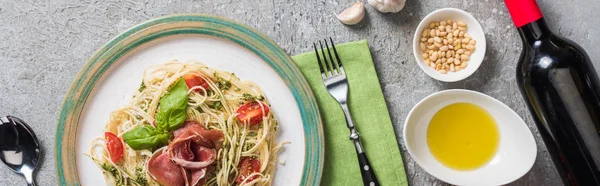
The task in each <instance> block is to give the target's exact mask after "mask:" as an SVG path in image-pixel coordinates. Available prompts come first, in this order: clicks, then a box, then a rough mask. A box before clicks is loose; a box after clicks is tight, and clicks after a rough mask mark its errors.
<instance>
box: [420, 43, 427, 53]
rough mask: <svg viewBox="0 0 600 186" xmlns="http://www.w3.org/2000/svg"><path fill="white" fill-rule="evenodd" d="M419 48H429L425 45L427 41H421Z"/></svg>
mask: <svg viewBox="0 0 600 186" xmlns="http://www.w3.org/2000/svg"><path fill="white" fill-rule="evenodd" d="M419 48H421V51H425V49H427V46H425V43H420V44H419Z"/></svg>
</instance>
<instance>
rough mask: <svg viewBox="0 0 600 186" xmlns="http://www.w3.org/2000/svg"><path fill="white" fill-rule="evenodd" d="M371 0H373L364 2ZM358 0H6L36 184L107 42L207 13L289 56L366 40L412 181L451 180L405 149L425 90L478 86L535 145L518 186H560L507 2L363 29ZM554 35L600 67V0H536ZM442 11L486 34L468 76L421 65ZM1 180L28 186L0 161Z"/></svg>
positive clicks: (416, 4)
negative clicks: (346, 18) (139, 28)
mask: <svg viewBox="0 0 600 186" xmlns="http://www.w3.org/2000/svg"><path fill="white" fill-rule="evenodd" d="M362 1H364V2H365V3H366V0H362ZM353 2H354V0H325V1H323V0H305V1H296V0H257V1H231V0H218V1H217V0H215V1H199V0H169V1H161V0H145V1H134V0H94V1H92V0H81V1H68V0H51V1H41V0H22V1H11V0H0V114H1V115H6V114H10V115H15V116H18V117H21V118H22V119H24V120H25V121H27V122H28V123H30V124H31V125H32V126H31V127H32V128H33V129H34V130H35V131H36V132H37V134H38V136H39V138H40V140H41V143H42V147H43V152H44V153H43V154H44V157H43V162H42V164H41V166H40V167H39V171H38V174H37V181H38V184H39V185H56V184H57V178H56V170H55V165H54V155H53V150H54V145H53V144H54V133H55V128H56V120H57V118H58V113H59V110H60V106H61V104H62V101H63V97H64V96H65V93H66V91H67V90H66V89H67V88H68V86H69V84H70V83H71V81H72V80H73V78H74V77H75V74H76V73H77V72H78V71H79V68H80V67H81V66H82V65H83V64H84V63H85V62H86V60H87V58H88V57H89V56H90V55H91V54H92V53H93V52H94V51H95V50H96V49H98V48H99V47H100V46H102V45H103V44H104V43H106V42H107V41H109V40H110V39H111V38H113V37H115V36H116V35H117V34H119V33H120V32H123V31H124V30H126V29H127V28H129V27H131V26H134V25H135V24H137V23H140V22H143V21H145V20H148V19H151V18H153V17H157V16H162V15H168V14H174V13H208V14H216V15H220V16H224V17H228V18H231V19H234V20H237V21H240V22H243V23H245V24H247V25H249V26H251V27H254V28H256V29H257V30H259V31H261V32H263V33H265V34H266V35H267V36H269V37H270V38H272V39H273V40H274V41H275V42H276V43H278V44H279V45H280V46H281V47H282V48H283V49H285V50H286V51H287V52H288V53H289V54H292V55H293V54H298V53H301V52H306V51H310V50H311V49H310V46H309V44H310V43H311V42H313V41H315V40H317V39H321V38H324V37H326V36H331V37H333V38H334V39H335V40H336V41H338V42H346V41H354V40H360V39H367V40H368V41H369V44H370V45H371V51H372V53H373V57H374V61H375V66H376V68H377V71H378V73H379V78H380V82H381V85H382V87H383V91H384V94H385V98H386V101H387V104H388V107H389V110H390V114H391V117H392V121H393V123H394V128H395V132H396V134H397V138H398V141H399V143H400V147H401V151H402V156H403V158H404V163H405V166H406V171H407V174H408V181H409V183H410V184H411V185H446V184H445V183H443V182H441V181H439V180H436V179H435V178H433V177H432V176H430V175H428V174H427V173H425V172H424V171H423V170H422V169H421V168H420V167H419V166H418V165H416V164H415V163H414V162H413V161H412V160H411V158H410V156H409V155H408V153H407V152H406V149H405V146H404V144H403V143H402V140H403V139H402V135H401V134H402V124H403V122H404V119H405V117H406V115H407V114H408V112H409V110H410V108H412V107H413V106H414V105H415V104H416V103H417V102H418V101H419V100H421V99H422V98H424V97H425V96H427V95H429V94H431V93H434V92H437V91H440V90H444V89H450V88H464V89H471V90H477V91H480V92H483V93H486V94H488V95H491V96H493V97H495V98H497V99H499V100H500V101H502V102H504V103H505V104H507V105H508V106H509V107H510V108H512V109H513V110H515V111H516V112H517V113H518V114H519V115H520V116H521V117H523V118H524V120H525V121H526V123H527V124H528V126H529V128H530V129H531V131H532V132H533V133H534V135H535V138H536V141H537V143H538V156H537V160H536V162H535V165H534V167H533V168H532V169H531V171H530V172H529V173H528V174H526V175H525V176H524V177H522V178H521V179H519V180H517V181H515V182H514V183H512V184H511V185H561V184H562V183H561V182H560V179H559V177H558V174H557V173H556V170H555V168H554V166H553V164H552V163H551V161H550V159H549V156H548V153H547V150H546V147H545V146H544V145H543V143H542V142H541V140H540V137H539V133H538V131H537V129H536V127H535V125H534V123H533V121H532V119H531V116H530V113H529V111H528V110H527V109H526V108H525V104H524V102H523V100H522V98H521V95H520V94H519V92H518V89H517V84H516V81H515V64H516V61H517V58H518V55H519V52H520V50H521V48H522V47H521V42H520V40H519V38H518V35H517V32H516V29H514V28H513V25H512V22H511V20H510V16H509V15H508V13H507V11H506V8H505V7H504V4H503V1H501V0H446V1H439V0H408V2H407V5H406V7H405V8H404V10H402V11H401V12H399V13H395V14H382V13H379V12H377V11H376V10H375V9H373V8H371V7H369V6H367V11H368V14H367V16H366V18H365V20H363V21H362V22H361V23H360V24H359V25H355V26H344V25H342V24H341V23H339V22H338V21H337V20H336V19H335V18H334V17H333V15H332V12H340V11H341V10H343V9H344V8H345V7H348V6H350V5H351V4H352V3H353ZM539 4H540V6H541V8H542V9H543V12H544V14H545V16H546V19H547V21H548V22H549V24H550V27H551V28H552V30H554V31H555V32H556V33H557V34H560V35H562V36H565V37H568V38H570V39H572V40H574V41H576V42H577V43H579V44H580V45H581V46H583V47H584V48H585V49H586V50H587V52H588V53H589V55H590V57H591V58H592V60H593V61H594V63H595V64H594V65H595V66H596V67H600V64H598V63H600V61H599V60H597V59H599V57H600V53H599V52H598V47H597V44H598V43H600V35H598V29H600V19H598V17H600V11H596V10H597V9H599V8H600V1H597V0H577V1H562V0H544V1H542V0H539ZM444 7H455V8H460V9H464V10H466V11H468V12H470V13H472V14H473V16H475V18H477V19H478V20H479V21H480V23H481V25H482V27H483V29H484V30H485V32H486V34H485V35H486V38H487V46H488V47H487V51H486V58H485V61H484V63H483V64H482V66H481V68H480V69H479V70H478V71H477V72H476V73H475V74H474V75H473V76H471V77H470V78H468V79H466V80H463V81H460V82H456V83H442V82H439V81H436V80H434V79H431V78H429V77H428V76H427V75H425V74H424V73H423V72H422V71H421V70H420V69H419V68H418V67H417V65H416V64H415V60H414V59H413V54H412V49H411V46H410V43H411V40H412V37H413V35H414V29H415V28H416V26H417V24H418V23H419V21H420V19H421V18H423V17H424V16H425V15H427V14H428V13H430V12H432V11H434V10H436V9H439V8H444ZM596 70H598V68H596ZM0 175H2V176H0V185H24V184H25V181H24V180H23V179H22V178H21V177H20V176H18V175H16V174H14V173H13V172H11V171H9V170H8V169H7V168H6V167H5V166H3V165H0Z"/></svg>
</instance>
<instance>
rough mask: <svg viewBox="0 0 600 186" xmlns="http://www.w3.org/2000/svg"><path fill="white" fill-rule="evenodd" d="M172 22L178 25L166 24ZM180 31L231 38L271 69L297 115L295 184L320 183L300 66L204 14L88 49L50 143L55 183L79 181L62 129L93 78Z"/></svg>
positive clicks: (74, 116) (253, 34)
mask: <svg viewBox="0 0 600 186" xmlns="http://www.w3.org/2000/svg"><path fill="white" fill-rule="evenodd" d="M174 24H182V25H183V26H174V27H168V26H172V25H174ZM198 24H199V25H198ZM165 27H167V28H165ZM152 29H158V31H153V30H152ZM180 34H199V35H207V36H214V37H219V38H223V39H226V40H228V41H232V42H234V43H236V44H239V45H240V46H242V47H244V48H246V49H248V50H250V51H251V52H253V53H254V54H256V55H257V56H259V57H260V58H261V59H262V60H263V61H264V62H266V63H267V64H268V65H269V66H270V67H271V68H273V69H274V70H275V71H276V73H277V74H278V75H279V76H280V77H281V78H282V79H283V81H284V82H285V83H286V85H287V86H288V88H289V90H290V91H291V92H292V94H293V97H294V99H295V101H296V103H297V105H298V109H299V111H300V116H301V117H302V123H303V128H304V136H305V159H304V168H303V171H302V178H301V183H300V185H319V184H320V181H321V176H322V171H323V160H324V151H325V148H324V145H325V144H324V137H323V128H322V120H321V117H320V113H319V110H318V107H317V103H316V99H315V97H314V94H313V92H312V89H311V88H310V86H309V85H308V82H307V81H306V78H305V77H304V76H303V75H302V73H301V71H300V69H299V68H298V67H297V66H296V64H295V63H294V62H293V60H292V59H291V58H290V57H289V56H288V55H287V54H286V53H285V51H283V49H281V48H280V47H279V46H278V45H277V44H275V43H274V42H273V41H272V40H270V39H268V38H267V37H266V36H264V35H262V34H260V33H258V32H257V31H255V30H254V29H252V28H249V27H247V26H244V25H242V24H240V23H237V22H235V21H232V20H228V19H225V18H221V17H217V16H213V15H204V14H181V15H170V16H165V17H160V18H156V19H153V20H150V21H147V22H144V23H141V24H139V25H137V26H135V27H133V28H131V29H129V30H127V31H125V32H124V33H122V34H120V35H118V36H117V37H115V38H114V39H112V40H111V41H110V42H108V43H107V44H106V45H104V46H103V47H102V48H100V49H99V50H98V51H97V52H96V53H94V55H92V57H91V58H90V59H89V60H88V62H87V63H86V64H85V65H84V66H83V67H82V69H81V70H80V72H79V73H78V74H77V77H76V78H75V80H74V81H73V82H72V84H71V87H70V88H69V90H68V93H67V95H66V97H65V100H64V102H63V106H62V109H61V112H60V115H59V119H58V124H57V128H56V136H55V149H54V152H55V154H54V155H55V165H56V167H57V176H58V179H59V185H80V184H79V177H78V171H77V167H76V162H75V160H76V159H75V156H76V154H75V145H76V136H77V135H72V134H71V135H69V134H68V133H65V129H69V131H71V132H73V131H75V132H76V131H77V125H78V122H79V117H80V113H81V110H82V109H83V106H84V104H85V101H86V99H87V97H88V96H89V94H90V93H91V91H92V89H93V88H94V85H95V83H96V82H97V81H98V80H99V79H100V77H101V76H102V75H103V74H104V73H105V72H106V71H107V70H108V69H109V68H110V67H111V66H112V65H113V64H114V63H115V62H116V61H118V60H119V59H120V58H121V57H123V56H124V55H126V54H128V53H129V52H130V51H132V50H133V49H135V48H137V47H139V46H141V45H143V44H146V43H148V42H150V41H153V40H156V39H160V38H164V37H167V36H173V35H180ZM65 135H69V136H68V137H65ZM65 140H66V141H65ZM63 153H65V154H63ZM65 163H66V164H65Z"/></svg>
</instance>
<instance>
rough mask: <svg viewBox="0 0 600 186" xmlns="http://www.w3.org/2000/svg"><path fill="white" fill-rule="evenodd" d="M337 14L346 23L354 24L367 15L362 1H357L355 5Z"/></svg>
mask: <svg viewBox="0 0 600 186" xmlns="http://www.w3.org/2000/svg"><path fill="white" fill-rule="evenodd" d="M335 16H336V17H337V18H338V19H339V20H340V21H341V22H342V23H344V24H346V25H354V24H357V23H358V22H360V21H361V20H362V19H363V18H364V17H365V6H364V5H363V4H362V3H361V2H360V1H356V3H354V5H352V6H351V7H348V8H346V10H344V11H342V13H340V14H338V15H335Z"/></svg>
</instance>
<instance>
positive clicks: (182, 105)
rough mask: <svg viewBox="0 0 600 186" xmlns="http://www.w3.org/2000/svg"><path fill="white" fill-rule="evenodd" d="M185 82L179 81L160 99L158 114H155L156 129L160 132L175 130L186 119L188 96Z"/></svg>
mask: <svg viewBox="0 0 600 186" xmlns="http://www.w3.org/2000/svg"><path fill="white" fill-rule="evenodd" d="M187 91H188V88H187V85H186V84H185V80H183V79H180V80H179V81H178V82H177V83H175V85H174V86H173V87H171V89H169V91H168V92H167V94H166V95H164V96H163V97H162V98H160V105H158V113H156V127H157V128H159V129H162V130H167V131H171V130H175V129H177V128H179V127H180V126H181V124H183V122H184V121H185V119H186V116H187V113H186V110H187V104H188V95H187Z"/></svg>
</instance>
